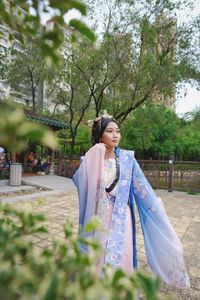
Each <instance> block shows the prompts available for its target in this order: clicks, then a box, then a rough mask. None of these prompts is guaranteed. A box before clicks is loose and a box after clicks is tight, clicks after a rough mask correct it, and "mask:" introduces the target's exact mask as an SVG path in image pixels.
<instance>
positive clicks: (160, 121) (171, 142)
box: [122, 105, 180, 159]
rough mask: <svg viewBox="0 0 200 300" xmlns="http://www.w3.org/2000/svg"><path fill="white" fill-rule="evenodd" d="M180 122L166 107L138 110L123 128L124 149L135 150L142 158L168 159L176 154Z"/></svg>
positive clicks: (151, 106)
mask: <svg viewBox="0 0 200 300" xmlns="http://www.w3.org/2000/svg"><path fill="white" fill-rule="evenodd" d="M179 128H180V120H179V119H178V117H177V116H176V115H175V113H174V112H173V111H171V110H170V109H168V108H166V107H165V106H164V105H159V106H156V105H147V106H144V107H141V108H139V109H137V110H136V111H135V112H134V114H133V115H132V117H131V118H130V119H129V120H127V121H126V122H125V123H124V126H123V127H122V147H126V148H128V149H133V150H135V152H136V155H137V157H140V158H146V159H147V158H148V159H149V158H154V159H160V158H168V157H169V155H170V154H172V153H174V154H175V153H176V140H177V137H178V134H179Z"/></svg>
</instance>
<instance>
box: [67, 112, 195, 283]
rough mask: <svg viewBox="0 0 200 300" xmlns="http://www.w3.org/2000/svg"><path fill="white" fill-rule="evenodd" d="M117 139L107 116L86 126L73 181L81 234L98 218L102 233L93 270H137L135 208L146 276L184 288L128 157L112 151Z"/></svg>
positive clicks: (158, 211)
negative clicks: (85, 146)
mask: <svg viewBox="0 0 200 300" xmlns="http://www.w3.org/2000/svg"><path fill="white" fill-rule="evenodd" d="M120 138H121V135H120V129H119V125H118V122H117V121H116V120H115V119H114V118H113V117H112V116H109V115H107V114H104V115H101V116H100V117H98V118H96V119H95V120H94V121H92V142H93V147H91V148H90V149H89V151H88V152H87V153H86V154H85V156H84V157H83V159H82V162H81V165H80V167H79V169H78V170H77V172H76V173H75V174H74V176H73V181H74V183H75V185H76V187H77V189H78V193H79V203H80V214H79V223H80V225H81V228H82V235H84V236H85V235H86V233H85V232H84V228H85V225H86V224H87V223H88V222H89V221H90V219H91V218H92V216H94V215H95V214H96V215H98V217H99V218H100V219H101V223H102V228H101V230H100V231H98V232H96V233H95V234H96V236H97V237H98V238H99V240H100V242H101V245H102V248H103V250H104V252H103V255H102V256H101V257H100V258H99V261H98V264H97V268H98V270H99V271H100V270H101V269H102V267H103V265H104V264H110V265H111V266H113V267H114V268H117V267H121V268H123V269H124V270H125V271H126V272H128V273H129V272H131V271H132V270H133V268H137V249H136V225H135V213H134V206H135V203H136V206H137V209H138V211H139V216H140V223H141V227H142V232H143V236H144V243H145V251H146V256H147V260H148V263H149V265H150V267H151V269H152V271H153V272H154V273H155V274H157V275H158V276H159V277H160V278H161V279H162V280H163V281H164V282H165V283H166V284H168V285H170V286H172V287H174V288H188V287H189V286H190V281H189V278H188V275H187V271H186V268H185V265H184V260H183V251H182V245H181V243H180V241H179V239H178V237H177V235H176V233H175V231H174V229H173V227H172V225H171V224H170V222H169V219H168V217H167V215H166V213H165V209H164V206H163V204H162V201H161V199H160V198H158V197H157V196H156V194H155V193H154V191H153V189H152V187H151V186H150V184H149V183H148V181H147V179H146V177H145V176H144V174H143V172H142V171H141V169H140V167H139V165H138V163H137V161H136V159H135V158H134V152H133V151H128V150H121V149H119V148H118V147H117V146H118V144H119V142H120ZM81 250H82V251H84V252H86V251H87V247H86V246H85V245H82V246H81Z"/></svg>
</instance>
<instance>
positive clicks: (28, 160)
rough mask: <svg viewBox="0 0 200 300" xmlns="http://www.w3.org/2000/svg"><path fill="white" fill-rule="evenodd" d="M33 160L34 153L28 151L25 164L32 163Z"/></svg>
mask: <svg viewBox="0 0 200 300" xmlns="http://www.w3.org/2000/svg"><path fill="white" fill-rule="evenodd" d="M33 161H34V154H33V152H30V153H29V155H28V157H27V164H31V165H32V163H33Z"/></svg>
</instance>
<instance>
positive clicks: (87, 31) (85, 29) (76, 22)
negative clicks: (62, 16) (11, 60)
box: [69, 19, 96, 42]
mask: <svg viewBox="0 0 200 300" xmlns="http://www.w3.org/2000/svg"><path fill="white" fill-rule="evenodd" d="M69 25H70V26H71V27H73V28H75V29H77V30H78V31H79V32H80V33H82V34H83V35H85V36H86V37H87V38H88V39H89V40H91V41H92V42H95V41H96V36H95V34H94V32H93V31H92V30H91V29H89V28H88V27H87V25H86V24H85V23H83V22H81V21H79V20H76V19H72V20H70V22H69Z"/></svg>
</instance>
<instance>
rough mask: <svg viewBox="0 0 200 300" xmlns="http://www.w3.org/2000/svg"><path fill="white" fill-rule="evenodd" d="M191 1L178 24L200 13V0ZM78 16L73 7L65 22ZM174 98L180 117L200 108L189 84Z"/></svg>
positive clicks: (179, 14)
mask: <svg viewBox="0 0 200 300" xmlns="http://www.w3.org/2000/svg"><path fill="white" fill-rule="evenodd" d="M193 2H194V9H193V10H189V9H188V10H187V11H186V10H182V11H179V12H177V22H178V24H180V23H181V22H183V21H184V22H185V21H187V20H188V21H189V20H191V19H192V18H194V17H196V16H197V15H200V1H197V0H193ZM80 17H81V15H80V13H79V12H77V11H76V10H75V9H73V10H71V11H70V12H69V13H68V14H67V15H66V22H68V21H69V20H70V19H72V18H80ZM44 19H45V18H44ZM84 21H85V22H86V23H88V22H87V18H84ZM175 98H176V100H175V112H176V114H177V115H178V116H180V117H182V116H183V115H184V114H185V113H187V112H192V111H194V110H196V109H198V108H200V91H198V90H197V89H196V88H195V87H193V86H192V85H191V84H187V85H186V87H185V88H184V89H183V90H182V91H181V92H180V94H176V97H175Z"/></svg>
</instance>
